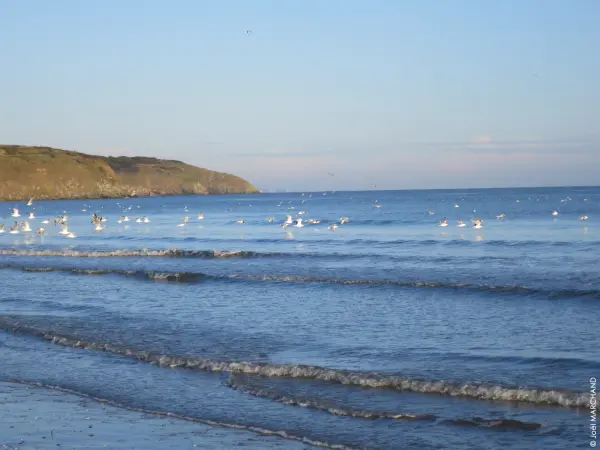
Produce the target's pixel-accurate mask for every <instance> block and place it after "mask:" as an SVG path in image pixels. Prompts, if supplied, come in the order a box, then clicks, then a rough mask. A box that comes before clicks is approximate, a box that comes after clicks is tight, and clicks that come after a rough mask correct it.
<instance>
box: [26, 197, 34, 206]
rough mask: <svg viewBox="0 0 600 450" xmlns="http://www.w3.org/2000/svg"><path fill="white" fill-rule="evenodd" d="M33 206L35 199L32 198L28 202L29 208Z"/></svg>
mask: <svg viewBox="0 0 600 450" xmlns="http://www.w3.org/2000/svg"><path fill="white" fill-rule="evenodd" d="M31 205H33V197H31V198H30V199H29V201H28V202H27V206H31Z"/></svg>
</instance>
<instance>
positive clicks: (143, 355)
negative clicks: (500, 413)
mask: <svg viewBox="0 0 600 450" xmlns="http://www.w3.org/2000/svg"><path fill="white" fill-rule="evenodd" d="M0 329H4V330H7V331H12V332H16V333H25V334H29V335H33V336H37V337H41V338H43V339H45V340H47V341H50V342H52V343H54V344H57V345H62V346H65V347H72V348H81V349H86V350H99V351H105V352H108V353H113V354H117V355H121V356H127V357H132V358H136V359H138V360H140V361H144V362H148V363H151V364H157V365H159V366H163V367H171V368H187V369H192V370H200V371H204V372H224V373H236V374H246V375H254V376H261V377H285V378H307V379H313V380H319V381H324V382H330V383H338V384H345V385H354V386H361V387H365V388H378V389H395V390H399V391H412V392H420V393H424V394H437V395H447V396H451V397H468V398H474V399H478V400H498V401H512V402H527V403H538V404H547V405H555V406H563V407H569V408H580V407H586V406H588V405H589V396H588V395H587V394H585V393H577V392H568V391H563V390H554V389H536V388H525V387H505V386H497V385H496V386H494V385H486V384H483V383H456V382H451V381H445V380H437V381H426V380H418V379H409V378H404V377H401V376H396V375H388V374H382V373H378V372H358V371H351V370H341V369H330V368H325V367H319V366H308V365H303V364H275V363H272V364H271V363H252V362H245V361H219V360H211V359H204V358H199V357H192V356H171V355H163V354H158V353H154V352H152V351H146V350H138V349H134V348H129V347H125V346H122V345H117V344H112V343H107V342H94V341H87V340H84V339H80V338H78V337H72V336H65V335H58V334H54V333H53V332H52V331H44V330H40V329H37V328H35V327H31V326H24V325H19V324H18V323H10V322H9V321H6V320H0Z"/></svg>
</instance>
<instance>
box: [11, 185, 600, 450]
mask: <svg viewBox="0 0 600 450" xmlns="http://www.w3.org/2000/svg"><path fill="white" fill-rule="evenodd" d="M377 205H380V207H377ZM13 207H18V208H19V209H20V210H21V212H22V213H23V214H25V212H28V211H30V210H34V211H35V215H36V218H35V219H32V220H31V221H30V222H31V227H32V228H33V230H35V229H36V228H38V227H40V226H42V227H44V228H45V230H46V234H45V235H44V236H38V235H36V234H35V232H29V233H24V232H21V233H19V234H9V233H8V232H5V233H3V234H0V354H1V355H2V364H0V379H2V380H13V381H17V382H23V383H34V384H38V385H41V386H46V387H48V388H54V389H56V388H58V389H64V390H68V391H71V392H75V393H78V394H80V395H84V396H89V397H92V398H96V399H103V400H106V401H109V402H111V403H112V404H115V405H121V406H123V407H128V408H135V409H139V410H143V411H158V412H163V413H171V414H174V415H175V416H176V417H179V418H181V419H182V420H183V419H188V420H197V421H204V422H207V423H213V424H215V425H220V426H236V427H242V428H247V429H248V432H249V433H251V432H254V433H256V432H258V433H273V434H277V435H278V436H280V438H281V444H280V445H281V448H285V447H286V445H287V443H288V442H290V443H291V442H292V441H297V440H300V441H303V442H304V443H306V445H307V446H309V445H314V444H319V445H321V446H326V447H330V448H366V449H429V448H436V449H499V448H514V449H531V448H543V449H566V448H569V449H570V448H580V447H581V448H583V447H584V446H585V447H588V446H589V439H588V438H587V436H588V434H589V387H590V383H589V380H590V378H591V377H598V376H599V375H600V354H599V353H598V342H599V338H600V331H599V329H600V328H599V327H598V317H600V314H599V313H600V257H599V255H600V252H599V250H600V188H539V189H485V190H461V191H459V190H454V191H451V190H445V191H434V190H431V191H371V192H325V193H323V192H315V193H308V192H307V193H291V194H261V195H242V196H236V195H230V196H210V197H203V196H197V197H194V196H181V197H149V198H132V199H111V200H87V201H82V200H78V201H40V202H34V204H33V206H32V207H27V206H26V205H25V204H24V203H23V202H17V203H7V202H5V203H0V223H2V222H4V223H5V224H6V227H5V230H6V231H8V228H9V227H10V226H11V225H12V223H13V220H15V219H13V218H11V217H10V212H11V210H12V208H13ZM84 210H85V211H84ZM186 210H187V211H186ZM553 210H557V211H558V212H559V214H558V215H557V216H553V215H552V211H553ZM200 211H202V212H203V213H204V215H205V219H203V220H198V219H197V218H196V215H197V213H198V212H200ZM300 211H305V212H306V214H305V215H302V216H301V217H302V218H304V219H309V218H312V219H317V220H320V221H321V223H320V224H307V225H306V226H305V227H302V228H297V227H294V226H289V227H288V228H287V229H282V228H281V227H280V223H281V222H283V221H284V220H285V218H286V215H287V214H291V215H293V216H294V217H295V216H296V215H297V213H298V212H300ZM93 212H97V213H98V214H100V215H102V216H104V217H107V218H108V222H106V223H105V225H106V228H105V229H104V230H102V231H99V232H96V231H94V227H93V225H91V223H90V220H91V214H92V213H93ZM64 213H66V214H68V215H69V219H68V225H69V230H70V231H73V232H74V233H75V234H76V237H75V238H74V239H69V238H66V237H64V236H61V235H59V234H58V231H59V230H60V227H57V226H54V225H52V224H51V223H50V224H46V225H41V224H40V222H41V220H43V219H51V218H53V217H57V216H59V215H62V214H64ZM431 213H433V214H431ZM500 213H504V214H505V218H504V219H497V218H496V216H497V215H499V214H500ZM123 215H127V216H129V217H130V219H131V220H130V221H129V222H123V223H118V219H119V218H120V217H121V216H123ZM582 215H587V216H589V220H587V221H581V220H579V217H580V216H582ZM141 216H147V217H149V219H150V222H149V223H136V222H135V218H137V217H141ZM184 216H188V217H189V221H188V222H187V223H186V224H185V226H177V224H178V223H182V218H183V217H184ZM271 216H274V217H275V221H274V222H272V223H270V222H268V221H267V218H268V217H271ZM342 216H346V217H348V218H349V222H348V223H346V224H343V225H340V226H339V227H338V228H337V229H336V230H335V231H331V230H329V229H328V225H329V224H331V223H334V222H338V223H339V219H340V218H341V217H342ZM444 216H446V217H447V218H448V222H449V226H447V227H440V226H438V222H439V220H440V219H441V218H442V217H444ZM476 217H479V218H481V219H483V221H484V225H483V227H482V228H481V229H475V228H473V227H472V226H471V219H473V218H476ZM22 219H23V217H21V218H19V220H22ZM239 219H244V220H245V221H246V222H245V223H243V224H238V223H236V221H237V220H239ZM456 219H462V220H464V221H465V222H466V223H467V224H468V226H467V227H465V228H458V227H456V225H455V224H456ZM290 445H291V444H290Z"/></svg>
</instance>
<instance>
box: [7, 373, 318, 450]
mask: <svg viewBox="0 0 600 450" xmlns="http://www.w3.org/2000/svg"><path fill="white" fill-rule="evenodd" d="M239 446H243V447H244V448H250V449H256V450H259V449H275V448H282V447H285V448H290V449H294V450H296V449H298V450H300V449H306V448H310V446H308V445H307V444H304V443H301V442H295V441H289V440H287V439H282V438H280V437H278V436H265V435H260V434H257V433H254V432H251V431H248V430H240V429H231V428H225V427H219V426H211V425H207V424H203V423H198V422H189V421H185V420H180V419H177V418H174V417H169V416H167V415H166V414H165V415H157V414H149V413H143V412H138V411H133V410H129V409H124V408H119V407H117V406H113V405H110V404H106V403H101V402H98V401H96V400H93V399H91V398H86V397H81V396H78V395H75V394H70V393H67V392H64V391H59V390H53V389H49V388H44V387H38V386H34V385H31V384H24V383H20V382H10V381H0V450H17V449H18V450H26V449H50V448H59V449H60V448H62V449H75V448H81V449H83V448H85V449H107V448H108V449H116V448H118V449H126V448H127V449H148V450H153V449H157V450H158V449H165V448H202V449H220V448H234V447H239Z"/></svg>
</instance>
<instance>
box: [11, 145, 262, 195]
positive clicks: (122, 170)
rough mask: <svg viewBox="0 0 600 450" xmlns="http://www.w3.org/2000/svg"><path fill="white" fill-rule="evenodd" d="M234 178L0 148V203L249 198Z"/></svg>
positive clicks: (177, 164)
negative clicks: (181, 196) (140, 198)
mask: <svg viewBox="0 0 600 450" xmlns="http://www.w3.org/2000/svg"><path fill="white" fill-rule="evenodd" d="M259 192H260V191H259V190H258V189H257V188H256V187H254V186H253V185H252V184H250V183H249V182H248V181H246V180H244V179H243V178H240V177H238V176H236V175H231V174H227V173H222V172H215V171H212V170H208V169H204V168H201V167H196V166H192V165H189V164H186V163H183V162H181V161H175V160H164V159H158V158H149V157H142V156H138V157H126V156H120V157H105V156H97V155H88V154H85V153H79V152H74V151H68V150H61V149H55V148H51V147H29V146H22V145H0V201H23V200H28V199H30V198H31V197H33V198H35V199H37V200H75V199H100V198H123V197H150V196H171V195H217V194H221V195H222V194H254V193H259Z"/></svg>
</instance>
